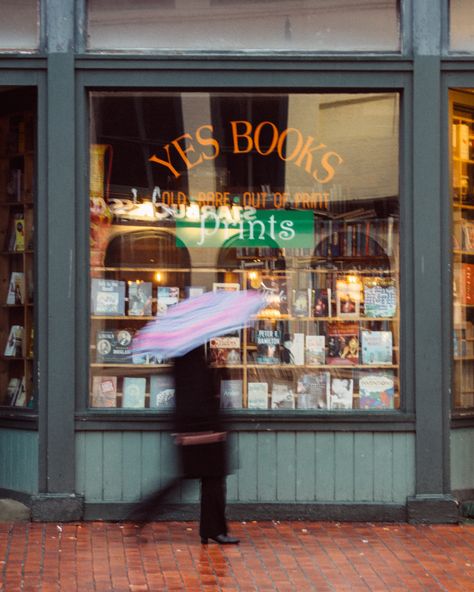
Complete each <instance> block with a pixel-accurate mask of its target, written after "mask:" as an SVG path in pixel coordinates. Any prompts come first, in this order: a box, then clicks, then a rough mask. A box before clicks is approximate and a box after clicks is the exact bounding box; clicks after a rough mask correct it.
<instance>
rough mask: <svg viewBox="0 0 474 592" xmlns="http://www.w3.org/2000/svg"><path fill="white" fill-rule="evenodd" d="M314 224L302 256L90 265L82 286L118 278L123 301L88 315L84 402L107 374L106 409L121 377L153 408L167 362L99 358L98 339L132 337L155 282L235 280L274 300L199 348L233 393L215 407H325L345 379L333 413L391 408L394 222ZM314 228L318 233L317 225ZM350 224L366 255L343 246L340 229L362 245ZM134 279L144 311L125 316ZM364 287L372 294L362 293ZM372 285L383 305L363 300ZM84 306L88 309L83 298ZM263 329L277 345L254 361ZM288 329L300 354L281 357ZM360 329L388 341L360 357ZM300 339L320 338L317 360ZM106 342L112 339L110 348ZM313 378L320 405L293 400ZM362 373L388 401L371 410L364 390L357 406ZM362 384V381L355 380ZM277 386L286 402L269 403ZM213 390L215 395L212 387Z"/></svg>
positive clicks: (225, 255)
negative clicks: (346, 353)
mask: <svg viewBox="0 0 474 592" xmlns="http://www.w3.org/2000/svg"><path fill="white" fill-rule="evenodd" d="M356 225H357V226H356ZM319 228H320V231H319V236H322V237H323V238H322V241H325V243H326V244H319V248H318V247H317V248H316V249H312V250H311V251H310V252H309V251H306V250H304V249H294V250H289V249H287V250H284V249H281V250H279V251H278V252H276V249H248V248H245V247H242V248H239V247H231V248H228V249H226V250H225V251H222V252H221V253H220V254H219V255H218V256H217V259H215V260H214V264H213V265H210V264H209V258H208V257H205V256H203V255H202V253H201V254H200V259H201V264H200V265H198V264H193V265H191V260H189V261H183V265H180V264H179V262H177V261H176V260H173V259H174V257H175V256H176V255H170V254H166V253H165V252H162V259H163V261H164V264H163V265H162V266H156V265H155V264H154V263H153V264H144V263H143V258H142V259H141V260H140V261H137V262H136V264H133V262H131V261H130V262H123V263H122V264H118V262H117V261H114V260H111V258H110V257H107V255H106V256H105V257H104V262H103V264H101V265H95V266H92V267H91V275H92V282H94V281H96V280H98V279H99V280H100V279H101V278H102V279H106V280H108V281H112V282H123V286H122V288H121V291H122V292H123V293H124V302H123V303H120V304H119V307H120V313H119V314H116V313H114V311H111V312H110V313H107V314H91V330H90V336H91V343H90V352H91V366H90V368H91V392H90V397H89V402H90V406H91V407H101V406H102V405H101V403H100V401H101V398H100V397H97V393H94V379H95V386H96V387H97V385H98V384H100V380H103V379H106V378H107V377H110V378H113V382H114V386H115V389H116V392H115V404H114V405H111V406H113V407H117V408H120V407H122V400H123V389H124V379H125V378H128V377H134V376H137V377H138V376H139V377H142V378H145V379H146V381H145V383H144V388H145V393H144V401H145V404H144V407H141V408H142V409H149V408H150V407H153V408H155V409H156V408H157V407H156V405H152V404H151V402H152V399H153V398H154V397H155V396H156V393H152V377H153V376H162V377H163V382H164V383H165V385H166V379H167V378H169V377H170V375H171V372H172V364H170V363H169V361H168V360H164V361H162V362H160V361H159V362H158V363H157V361H156V360H148V361H147V362H145V363H143V360H141V361H140V360H135V361H134V360H133V358H132V356H131V352H130V351H128V353H127V351H126V350H127V348H126V347H125V350H124V351H123V355H124V362H123V363H120V361H118V360H117V359H113V356H112V357H107V356H106V357H105V358H104V357H103V356H102V357H101V354H100V353H98V350H99V348H100V347H101V346H100V345H99V341H100V339H101V338H104V337H105V338H106V339H109V340H111V341H112V342H113V341H114V340H117V334H118V332H119V331H121V330H125V331H127V332H129V334H130V336H133V333H134V332H135V331H136V330H138V329H139V328H140V327H142V326H143V325H144V324H145V323H146V322H148V321H150V320H152V319H155V318H156V313H157V310H158V288H159V287H160V286H161V287H177V288H179V300H182V299H183V298H184V297H185V293H186V288H187V287H188V286H190V285H192V286H199V287H201V288H202V289H203V290H204V291H211V290H212V289H213V286H214V284H216V283H221V284H222V283H227V284H235V285H236V286H238V287H239V288H240V289H252V288H254V289H263V290H264V291H266V292H267V294H272V293H273V291H276V293H278V296H277V297H276V298H270V299H269V303H268V304H267V307H266V308H265V309H264V310H262V311H261V313H259V315H256V316H255V317H254V318H252V319H251V321H250V323H249V325H248V327H246V328H244V329H242V330H241V331H240V332H239V334H238V335H232V336H226V338H228V337H230V341H229V340H228V341H227V344H224V342H223V341H222V340H221V341H219V339H216V340H214V342H213V343H209V344H208V354H209V360H210V363H211V365H212V366H213V368H214V369H215V372H216V375H217V377H218V380H219V381H220V384H221V387H222V385H226V386H228V387H229V389H230V391H232V390H234V392H229V402H228V404H226V405H225V407H228V408H234V407H235V408H240V409H242V408H243V409H268V410H271V409H287V408H291V409H327V408H328V400H329V397H330V396H335V395H333V393H331V385H332V384H333V383H334V384H336V383H341V384H342V383H346V384H350V387H351V396H350V398H351V401H350V406H348V403H347V397H346V402H345V405H346V406H343V403H342V402H341V403H340V406H339V407H333V409H336V408H337V409H341V410H342V409H351V410H357V409H361V408H364V409H367V410H375V409H378V408H381V409H397V408H399V407H400V389H399V364H400V361H399V314H400V306H399V281H398V252H397V246H398V221H397V220H396V219H395V218H393V219H392V220H387V219H383V220H379V219H377V218H374V219H371V220H370V223H367V222H364V224H363V225H362V224H360V223H359V222H355V223H354V224H353V225H351V224H347V223H344V221H341V223H340V224H333V225H332V228H331V230H329V228H330V224H329V223H328V222H327V221H324V224H323V223H321V224H320V226H319ZM321 228H324V230H323V231H321ZM354 228H357V232H359V231H360V232H364V233H365V232H368V233H369V239H371V240H373V241H374V244H373V245H372V244H370V240H368V239H364V240H365V242H364V243H363V245H364V247H363V248H364V249H367V251H368V252H367V253H366V252H365V250H364V253H363V254H362V253H361V252H359V251H358V250H357V248H356V247H354V248H353V249H352V247H351V251H350V252H349V247H348V246H347V244H346V243H345V242H344V238H345V237H344V236H342V234H343V233H345V236H347V237H349V232H350V234H351V239H352V238H354V239H355V240H356V241H359V242H360V241H362V239H361V238H360V237H358V236H357V232H355V231H354ZM137 230H138V229H137ZM113 233H114V230H112V231H111V234H113ZM336 233H337V235H336ZM389 233H390V236H389ZM371 237H373V238H371ZM336 240H337V242H338V245H339V246H338V248H339V251H338V252H335V251H334V246H333V244H332V242H333V241H336ZM348 240H349V239H348ZM356 244H357V242H356ZM360 244H362V242H360ZM169 248H170V249H172V250H173V249H174V250H175V251H176V248H175V246H174V245H173V244H172V243H170V244H169ZM333 253H334V254H333ZM214 257H216V255H214ZM193 263H194V262H193ZM347 278H352V279H353V280H354V281H355V284H357V286H358V290H359V293H358V295H356V297H355V310H353V311H351V312H345V311H343V310H342V307H341V306H342V305H341V303H340V300H341V297H342V296H341V291H340V289H339V286H338V282H339V281H341V280H347ZM137 281H138V282H143V283H144V284H149V285H150V288H149V292H148V293H149V296H150V297H151V308H150V309H149V310H148V311H147V314H142V315H140V316H135V315H130V314H129V306H130V301H129V285H130V282H131V283H135V282H137ZM371 289H372V292H370V290H371ZM374 289H376V291H377V290H378V293H377V296H378V297H379V299H380V298H381V299H382V300H384V299H385V301H387V302H389V304H388V305H387V306H386V307H385V308H384V307H383V306H382V305H380V302H379V307H378V309H377V307H375V308H374V306H372V309H370V306H369V296H370V295H372V296H373V295H374ZM301 291H302V292H303V293H304V294H305V295H306V303H304V304H303V308H304V310H301V309H296V306H297V301H296V299H297V296H298V295H300V292H301ZM321 292H323V293H324V292H325V293H326V294H328V301H327V303H326V306H327V307H328V308H327V309H326V312H324V311H323V312H322V311H321V310H318V312H316V308H315V307H316V296H317V295H318V294H320V293H321ZM300 304H301V303H300ZM92 307H94V305H93V303H92ZM339 309H340V310H339ZM150 312H151V314H149V313H150ZM344 327H350V329H351V331H352V332H353V331H355V334H354V335H355V338H356V340H357V342H358V344H357V352H356V354H355V356H353V357H352V359H350V360H348V359H345V358H338V355H339V353H340V352H339V350H338V346H337V344H334V343H333V342H332V341H331V340H333V341H334V339H335V338H336V337H337V336H338V331H339V333H342V335H343V337H344V343H345V344H347V343H348V341H349V338H350V336H351V334H346V335H344ZM265 330H266V331H270V332H272V333H275V334H278V344H277V345H276V347H275V352H274V353H273V354H272V355H273V356H274V358H272V356H268V358H266V359H264V358H262V357H261V355H260V354H261V352H260V350H261V349H262V348H261V345H262V344H261V343H259V331H265ZM334 330H336V332H335V334H334V335H332V334H331V331H334ZM295 334H297V335H299V336H300V337H299V338H298V339H299V344H300V347H301V343H303V351H299V352H297V353H296V352H294V351H292V349H291V348H292V347H293V346H290V349H289V352H290V353H289V354H288V348H287V347H286V346H287V345H288V344H286V345H285V341H290V340H291V339H295ZM363 334H364V335H365V334H367V335H369V334H370V336H372V338H381V337H384V338H388V337H389V344H388V345H387V348H386V351H385V352H382V353H380V352H378V355H379V356H380V360H377V359H376V360H369V359H368V358H367V354H366V353H363V352H362V349H363V346H364V345H365V346H366V347H369V346H368V345H367V344H365V343H364V342H363ZM301 336H303V337H301ZM307 336H320V337H323V338H324V345H323V348H324V354H323V359H322V360H319V361H318V362H317V363H315V361H314V360H309V359H308V352H307V351H306V349H307V347H306V337H307ZM236 338H237V342H236V341H235V339H236ZM232 339H234V341H232ZM301 340H303V341H301ZM372 347H375V348H376V349H375V350H374V351H378V350H377V348H379V347H380V346H379V345H378V344H377V340H375V346H374V345H373V344H372ZM113 348H114V345H113V343H112V347H111V349H112V350H113ZM331 348H332V349H331ZM285 356H286V357H285ZM295 357H296V358H297V359H295ZM314 376H324V377H325V379H326V380H327V395H326V396H327V398H326V401H325V402H322V403H321V405H320V406H317V405H314V402H313V403H311V402H310V403H306V404H305V406H303V404H302V401H303V399H304V397H305V395H304V393H302V392H300V391H302V389H304V388H305V384H304V380H307V381H311V380H313V378H314ZM302 377H304V378H302ZM371 377H372V379H373V381H374V389H377V388H379V385H377V384H375V383H376V379H377V378H380V381H382V382H384V381H385V382H387V380H388V381H389V382H390V380H391V383H392V384H391V387H390V385H389V387H388V388H387V389H386V390H388V391H390V390H391V394H389V400H388V401H387V402H385V404H384V405H382V406H380V407H378V406H377V402H376V401H375V402H374V401H370V400H369V398H368V397H367V388H366V387H364V389H365V390H364V393H363V395H364V402H365V405H361V393H360V387H359V385H360V380H361V379H364V380H365V382H367V381H368V380H370V378H371ZM386 379H387V380H386ZM380 381H379V382H380ZM262 383H263V384H264V385H265V386H264V387H263V388H260V391H261V392H260V403H259V405H260V406H259V407H255V406H254V402H253V401H252V400H249V393H250V394H251V395H252V392H253V391H254V390H256V389H257V387H256V386H255V385H256V384H257V385H262ZM363 384H365V383H364V381H363ZM285 385H286V386H288V387H289V388H291V390H292V401H291V404H290V406H289V407H287V406H286V404H285V401H283V402H282V403H281V405H280V406H278V407H277V406H276V405H274V404H273V395H274V392H273V391H274V389H275V388H277V387H278V388H279V389H280V391H282V392H284V388H286V386H285ZM142 386H143V385H142ZM320 386H321V385H319V387H318V388H320ZM265 389H266V391H265ZM265 392H267V395H266V397H267V399H266V401H267V403H266V405H264V403H263V401H264V399H265V394H264V393H265ZM262 393H263V395H262ZM222 396H224V393H222V392H221V397H222ZM233 397H235V400H237V401H238V403H237V405H234V404H233V401H234V402H235V400H233ZM283 398H284V397H283ZM306 398H308V397H306ZM311 405H314V406H311Z"/></svg>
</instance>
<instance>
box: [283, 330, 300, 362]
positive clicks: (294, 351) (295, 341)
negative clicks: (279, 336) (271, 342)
mask: <svg viewBox="0 0 474 592" xmlns="http://www.w3.org/2000/svg"><path fill="white" fill-rule="evenodd" d="M304 354H305V349H304V333H291V334H289V333H285V335H284V336H283V344H282V346H281V351H280V360H281V362H282V363H283V364H294V365H295V366H303V365H304Z"/></svg>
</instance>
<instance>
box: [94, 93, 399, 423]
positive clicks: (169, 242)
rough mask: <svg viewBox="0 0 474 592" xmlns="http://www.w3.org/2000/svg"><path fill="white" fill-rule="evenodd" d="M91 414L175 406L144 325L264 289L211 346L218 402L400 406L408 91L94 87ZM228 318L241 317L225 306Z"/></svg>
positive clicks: (167, 363)
mask: <svg viewBox="0 0 474 592" xmlns="http://www.w3.org/2000/svg"><path fill="white" fill-rule="evenodd" d="M90 107H91V138H92V143H91V146H90V159H91V167H90V170H91V175H90V176H91V180H90V211H91V313H92V316H91V325H90V337H91V345H90V355H91V384H90V389H91V390H90V393H91V394H90V405H91V407H96V408H103V407H119V408H123V409H130V408H134V409H155V410H163V409H167V408H169V406H170V405H172V396H173V385H172V382H171V378H170V375H171V363H172V360H167V359H160V358H159V357H158V356H153V355H150V356H139V355H135V356H134V355H133V351H132V349H131V342H132V338H133V334H134V332H135V331H136V330H138V329H139V328H140V327H142V326H143V325H144V324H145V323H146V322H147V321H148V320H151V319H154V318H155V317H156V316H157V315H161V314H166V311H167V310H168V309H169V308H170V307H172V306H173V305H174V304H176V303H177V302H179V301H181V300H182V299H184V298H187V297H193V296H197V295H199V294H201V293H203V292H208V291H218V290H242V289H256V290H262V291H263V292H265V294H266V295H267V304H266V307H265V308H264V310H263V311H262V312H261V313H260V314H259V316H258V317H257V318H254V319H252V322H251V323H250V326H248V327H246V328H244V329H242V330H241V331H237V332H235V333H232V334H229V335H219V336H216V337H215V338H214V339H211V340H210V342H209V343H208V344H207V352H208V356H209V360H210V362H211V363H212V365H213V367H214V368H215V372H216V375H217V379H218V381H219V384H220V391H221V403H222V406H223V407H225V408H229V409H247V410H260V411H261V410H268V411H269V412H271V410H273V411H277V410H311V411H312V412H315V411H317V410H319V411H337V412H340V411H352V410H361V409H362V410H367V411H371V412H372V411H375V410H382V411H383V410H390V409H393V408H399V406H400V389H399V368H400V352H399V319H400V300H399V261H398V252H399V239H398V236H399V235H398V220H399V196H398V172H399V167H398V145H399V129H398V127H399V126H398V122H399V114H398V109H399V97H398V94H397V93H354V94H342V93H339V94H316V93H308V94H250V93H249V94H246V93H238V94H237V93H165V92H164V93H160V92H92V93H91V103H90ZM229 314H230V315H231V314H232V311H231V310H230V311H229Z"/></svg>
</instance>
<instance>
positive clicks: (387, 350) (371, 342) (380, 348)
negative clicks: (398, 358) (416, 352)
mask: <svg viewBox="0 0 474 592" xmlns="http://www.w3.org/2000/svg"><path fill="white" fill-rule="evenodd" d="M361 352H362V364H391V363H392V354H393V343H392V332H391V331H361Z"/></svg>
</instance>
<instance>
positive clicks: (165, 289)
mask: <svg viewBox="0 0 474 592" xmlns="http://www.w3.org/2000/svg"><path fill="white" fill-rule="evenodd" d="M178 302H179V288H178V287H177V286H158V288H157V294H156V303H157V304H156V314H157V315H162V314H165V313H166V311H167V310H168V308H169V307H170V306H173V304H178Z"/></svg>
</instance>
